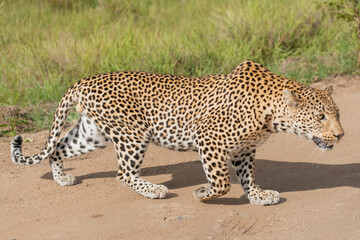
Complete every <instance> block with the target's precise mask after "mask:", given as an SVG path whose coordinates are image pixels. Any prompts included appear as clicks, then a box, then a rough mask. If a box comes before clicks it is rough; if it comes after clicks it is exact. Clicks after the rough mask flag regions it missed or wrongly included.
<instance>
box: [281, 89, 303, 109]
mask: <svg viewBox="0 0 360 240" xmlns="http://www.w3.org/2000/svg"><path fill="white" fill-rule="evenodd" d="M283 93H284V98H285V101H286V103H287V104H288V105H289V106H290V107H293V108H297V107H299V105H300V103H301V101H300V99H299V98H298V97H296V96H295V95H294V93H292V92H290V91H289V89H284V91H283Z"/></svg>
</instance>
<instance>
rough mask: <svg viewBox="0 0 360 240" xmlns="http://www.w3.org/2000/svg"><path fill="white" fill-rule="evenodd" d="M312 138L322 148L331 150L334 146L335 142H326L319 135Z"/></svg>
mask: <svg viewBox="0 0 360 240" xmlns="http://www.w3.org/2000/svg"><path fill="white" fill-rule="evenodd" d="M312 140H313V141H314V143H315V144H316V145H317V146H318V147H319V148H320V149H323V150H331V149H332V148H333V147H334V144H332V143H327V142H324V141H323V140H321V138H318V137H313V138H312Z"/></svg>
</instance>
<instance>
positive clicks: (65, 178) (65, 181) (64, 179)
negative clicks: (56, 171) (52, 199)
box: [54, 173, 76, 186]
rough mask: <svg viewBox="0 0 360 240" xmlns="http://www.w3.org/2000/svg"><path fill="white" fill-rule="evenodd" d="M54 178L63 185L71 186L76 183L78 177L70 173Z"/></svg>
mask: <svg viewBox="0 0 360 240" xmlns="http://www.w3.org/2000/svg"><path fill="white" fill-rule="evenodd" d="M54 180H55V181H56V182H57V183H58V184H59V185H61V186H71V185H75V184H76V178H75V177H74V176H73V175H71V174H69V173H67V174H63V175H60V176H57V177H54Z"/></svg>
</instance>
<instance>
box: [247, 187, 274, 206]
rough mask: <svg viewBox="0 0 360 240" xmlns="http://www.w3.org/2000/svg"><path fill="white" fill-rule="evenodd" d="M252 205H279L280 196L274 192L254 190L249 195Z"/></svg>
mask: <svg viewBox="0 0 360 240" xmlns="http://www.w3.org/2000/svg"><path fill="white" fill-rule="evenodd" d="M248 199H249V200H250V203H251V204H254V205H259V206H264V205H273V204H277V203H278V202H279V201H280V194H279V192H277V191H273V190H261V189H257V190H253V191H252V192H250V193H249V194H248Z"/></svg>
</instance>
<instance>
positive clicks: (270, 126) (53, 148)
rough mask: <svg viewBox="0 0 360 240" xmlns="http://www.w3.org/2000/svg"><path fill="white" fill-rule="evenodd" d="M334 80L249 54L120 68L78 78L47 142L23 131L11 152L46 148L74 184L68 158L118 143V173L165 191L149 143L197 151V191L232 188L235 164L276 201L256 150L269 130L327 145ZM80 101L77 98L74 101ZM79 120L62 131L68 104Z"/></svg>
mask: <svg viewBox="0 0 360 240" xmlns="http://www.w3.org/2000/svg"><path fill="white" fill-rule="evenodd" d="M332 92H333V87H332V86H331V85H330V86H328V87H326V88H325V89H316V88H313V87H310V86H308V85H306V84H303V83H300V82H297V81H295V80H292V79H288V78H286V77H282V76H279V75H276V74H274V73H272V72H271V71H270V70H268V69H267V68H265V67H264V66H263V65H261V64H259V63H256V62H254V61H244V62H242V63H241V64H239V65H238V66H237V67H236V68H235V69H234V70H233V71H231V72H230V73H229V74H218V75H211V76H199V77H190V76H175V75H166V74H158V73H148V72H139V71H137V72H136V71H118V72H111V73H103V74H99V75H94V76H90V77H87V78H84V79H82V80H80V81H78V82H76V83H75V84H74V85H73V86H72V87H70V88H69V89H68V90H67V92H66V93H65V95H64V96H63V97H62V99H61V101H60V102H59V104H58V107H57V109H56V112H55V114H54V121H53V123H52V126H51V130H50V132H49V136H48V138H47V140H46V143H45V145H44V147H43V149H42V150H41V152H39V153H37V154H35V155H33V156H24V155H23V154H22V142H23V140H22V137H21V136H20V135H17V136H15V137H14V138H13V140H12V142H11V156H12V161H13V162H14V163H17V164H23V165H35V164H38V163H40V162H42V161H43V160H44V159H46V158H49V161H50V166H51V170H52V174H53V178H54V180H55V181H56V182H57V183H58V184H59V185H61V186H70V185H74V184H76V178H75V177H74V176H73V175H71V174H69V173H66V172H65V171H64V168H63V160H64V159H66V158H70V157H73V156H78V155H82V154H85V153H88V152H91V151H94V150H96V149H101V148H105V147H106V146H108V145H109V144H110V143H112V144H113V145H114V148H115V151H116V157H117V161H118V169H117V173H116V179H117V180H118V181H119V182H121V183H123V184H124V185H125V186H127V187H129V188H130V189H132V190H134V191H135V192H137V193H138V194H141V195H143V196H145V197H148V198H152V199H155V198H165V197H166V195H167V194H168V192H169V190H168V188H167V187H166V186H164V185H161V184H153V183H151V182H148V181H146V180H144V179H143V178H141V175H140V169H141V165H142V163H143V160H144V156H145V152H146V150H147V147H148V146H149V144H150V143H155V144H157V145H160V146H163V147H166V148H168V149H172V150H177V151H195V152H197V153H198V154H199V156H200V161H201V163H202V166H203V169H204V172H205V176H206V179H207V182H208V183H207V185H205V186H202V187H200V188H198V189H196V190H195V191H194V193H193V194H194V196H195V198H196V199H197V200H199V201H207V200H210V199H213V198H217V197H220V196H223V195H224V194H226V193H227V192H228V191H229V190H230V187H231V183H230V173H229V171H230V170H229V165H231V166H232V167H233V168H234V172H235V174H234V176H235V175H236V177H237V179H238V181H239V182H240V184H241V186H242V188H243V190H244V192H245V196H246V197H247V198H248V200H249V201H250V203H251V204H254V205H273V204H277V203H279V201H280V194H279V192H277V191H275V190H263V189H261V188H260V186H259V185H257V184H256V183H255V153H256V150H257V148H258V147H259V146H261V145H262V144H263V143H264V142H265V141H266V140H267V139H268V138H269V136H270V135H271V134H273V133H278V132H287V133H292V134H295V135H297V136H300V137H303V138H305V139H308V140H311V141H313V142H314V143H315V144H316V147H317V148H320V149H321V150H324V151H327V150H331V149H332V148H333V146H334V145H335V144H337V143H338V142H339V141H340V139H341V138H342V137H343V136H344V130H343V128H342V126H341V124H340V114H339V108H338V107H337V105H336V104H335V102H334V100H333V99H332V97H331V95H332ZM75 105H76V107H75ZM74 108H76V110H77V111H78V112H79V113H80V114H79V115H80V118H79V121H78V123H77V124H76V126H75V127H74V128H73V129H72V130H71V131H69V133H68V134H66V135H65V136H64V137H62V138H60V134H61V131H62V129H63V128H64V124H65V120H66V117H67V115H68V114H69V111H70V110H72V109H74Z"/></svg>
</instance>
